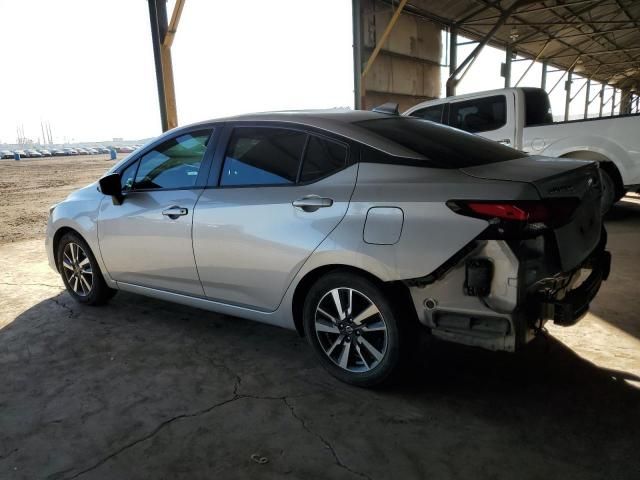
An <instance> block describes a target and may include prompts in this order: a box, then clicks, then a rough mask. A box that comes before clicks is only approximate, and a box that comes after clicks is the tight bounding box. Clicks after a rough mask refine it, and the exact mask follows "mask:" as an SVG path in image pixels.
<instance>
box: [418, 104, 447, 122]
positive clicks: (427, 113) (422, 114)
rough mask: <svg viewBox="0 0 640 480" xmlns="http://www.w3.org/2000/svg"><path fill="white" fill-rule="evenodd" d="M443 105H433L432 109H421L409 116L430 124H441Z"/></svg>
mask: <svg viewBox="0 0 640 480" xmlns="http://www.w3.org/2000/svg"><path fill="white" fill-rule="evenodd" d="M444 105H445V104H444V103H441V104H440V105H434V106H433V107H426V108H421V109H420V110H416V111H415V112H413V113H412V114H411V116H412V117H417V118H422V119H423V120H429V121H431V122H437V123H442V112H443V111H444Z"/></svg>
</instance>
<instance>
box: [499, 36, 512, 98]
mask: <svg viewBox="0 0 640 480" xmlns="http://www.w3.org/2000/svg"><path fill="white" fill-rule="evenodd" d="M505 53H506V55H505V59H504V63H503V64H502V72H501V73H502V76H503V77H504V88H509V87H510V86H511V57H513V49H512V48H511V45H509V46H507V48H506V49H505Z"/></svg>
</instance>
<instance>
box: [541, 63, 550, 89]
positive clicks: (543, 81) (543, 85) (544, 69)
mask: <svg viewBox="0 0 640 480" xmlns="http://www.w3.org/2000/svg"><path fill="white" fill-rule="evenodd" d="M548 65H549V62H548V61H547V60H545V61H544V62H542V79H541V80H540V88H541V89H543V90H546V89H547V66H548Z"/></svg>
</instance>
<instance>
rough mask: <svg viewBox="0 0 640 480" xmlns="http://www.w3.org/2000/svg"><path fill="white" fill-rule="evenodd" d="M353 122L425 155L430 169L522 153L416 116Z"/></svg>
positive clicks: (509, 157)
mask: <svg viewBox="0 0 640 480" xmlns="http://www.w3.org/2000/svg"><path fill="white" fill-rule="evenodd" d="M355 125H358V126H360V127H362V128H364V129H366V130H368V131H369V132H372V133H374V134H376V135H379V136H381V137H383V138H385V139H386V140H387V141H391V142H394V143H397V144H399V145H402V146H403V147H405V148H408V149H409V150H412V151H414V152H416V153H418V154H420V155H422V156H424V157H426V160H425V163H426V164H427V165H426V166H430V167H433V168H464V167H473V166H475V165H486V164H488V163H495V162H503V161H505V160H513V159H515V158H522V157H524V156H526V154H525V153H523V152H520V151H518V150H514V149H513V148H510V147H505V146H504V145H501V144H499V143H498V142H494V141H493V140H488V139H486V138H483V137H479V136H477V135H473V134H471V133H467V132H463V131H462V130H457V129H455V128H451V127H446V126H443V125H439V124H437V123H433V122H429V121H427V120H420V119H417V118H411V117H389V118H379V119H375V120H364V121H361V122H356V123H355Z"/></svg>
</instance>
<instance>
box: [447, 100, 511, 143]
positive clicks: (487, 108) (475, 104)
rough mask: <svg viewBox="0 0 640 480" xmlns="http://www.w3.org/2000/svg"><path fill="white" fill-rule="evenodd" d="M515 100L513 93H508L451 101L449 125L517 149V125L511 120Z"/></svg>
mask: <svg viewBox="0 0 640 480" xmlns="http://www.w3.org/2000/svg"><path fill="white" fill-rule="evenodd" d="M507 95H509V98H507ZM512 97H513V93H512V92H507V93H505V94H498V95H492V96H490V97H486V96H485V97H477V98H471V99H469V98H467V99H465V100H458V101H452V102H451V103H450V104H449V114H448V124H449V125H451V126H452V127H455V128H459V129H460V130H465V131H467V132H471V133H477V134H478V135H482V136H483V137H486V138H489V139H491V140H495V141H496V142H500V143H502V144H503V145H508V146H511V147H515V145H516V143H515V142H516V126H515V122H509V121H508V119H514V118H515V115H514V114H515V112H514V111H513V110H514V101H513V99H512ZM508 100H509V101H508Z"/></svg>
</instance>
